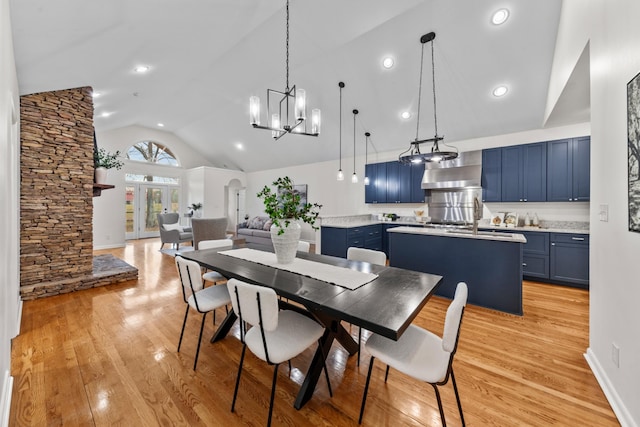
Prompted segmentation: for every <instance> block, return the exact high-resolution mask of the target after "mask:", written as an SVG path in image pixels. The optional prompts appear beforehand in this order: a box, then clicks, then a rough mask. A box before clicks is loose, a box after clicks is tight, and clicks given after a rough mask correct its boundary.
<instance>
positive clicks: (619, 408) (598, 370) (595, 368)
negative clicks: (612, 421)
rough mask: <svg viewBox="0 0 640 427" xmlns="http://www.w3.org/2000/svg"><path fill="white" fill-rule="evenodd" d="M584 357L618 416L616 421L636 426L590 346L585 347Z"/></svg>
mask: <svg viewBox="0 0 640 427" xmlns="http://www.w3.org/2000/svg"><path fill="white" fill-rule="evenodd" d="M584 358H585V359H586V360H587V363H588V364H589V367H590V368H591V371H592V372H593V375H595V377H596V380H597V381H598V384H600V388H601V389H602V391H603V392H604V395H605V396H606V398H607V400H608V401H609V404H610V405H611V408H612V409H613V412H614V413H615V414H616V417H618V421H619V422H620V425H621V426H622V427H638V425H637V424H636V423H635V422H634V421H633V418H632V417H631V414H630V413H629V410H628V409H627V407H626V406H625V404H624V402H623V401H622V399H620V396H619V395H618V392H617V391H616V389H615V387H613V384H611V381H609V377H608V376H607V374H606V372H605V371H604V369H602V365H600V362H599V361H598V358H597V357H596V355H595V353H594V352H593V351H592V350H591V348H587V352H586V353H585V354H584Z"/></svg>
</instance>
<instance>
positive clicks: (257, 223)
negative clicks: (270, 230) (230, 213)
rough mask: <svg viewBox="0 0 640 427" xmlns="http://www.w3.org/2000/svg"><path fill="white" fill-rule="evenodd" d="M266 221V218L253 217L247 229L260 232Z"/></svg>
mask: <svg viewBox="0 0 640 427" xmlns="http://www.w3.org/2000/svg"><path fill="white" fill-rule="evenodd" d="M266 220H267V218H266V217H263V216H254V217H253V218H251V221H250V222H249V228H253V229H255V230H262V227H264V223H265V221H266Z"/></svg>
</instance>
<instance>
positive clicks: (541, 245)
mask: <svg viewBox="0 0 640 427" xmlns="http://www.w3.org/2000/svg"><path fill="white" fill-rule="evenodd" d="M518 233H520V234H522V235H524V237H525V238H526V239H527V243H526V244H525V245H524V247H523V248H522V249H523V250H522V274H523V275H524V276H530V277H536V278H539V279H548V278H549V233H540V232H536V231H519V232H518Z"/></svg>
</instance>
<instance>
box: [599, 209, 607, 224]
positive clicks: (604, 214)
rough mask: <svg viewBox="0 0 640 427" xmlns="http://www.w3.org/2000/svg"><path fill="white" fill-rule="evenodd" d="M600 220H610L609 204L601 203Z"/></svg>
mask: <svg viewBox="0 0 640 427" xmlns="http://www.w3.org/2000/svg"><path fill="white" fill-rule="evenodd" d="M599 215H600V221H602V222H609V205H600V212H599Z"/></svg>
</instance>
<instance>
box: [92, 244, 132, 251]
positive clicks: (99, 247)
mask: <svg viewBox="0 0 640 427" xmlns="http://www.w3.org/2000/svg"><path fill="white" fill-rule="evenodd" d="M125 246H127V244H126V243H117V244H115V245H100V246H94V247H93V250H94V251H99V250H102V249H115V248H124V247H125Z"/></svg>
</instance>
